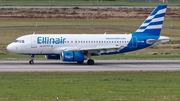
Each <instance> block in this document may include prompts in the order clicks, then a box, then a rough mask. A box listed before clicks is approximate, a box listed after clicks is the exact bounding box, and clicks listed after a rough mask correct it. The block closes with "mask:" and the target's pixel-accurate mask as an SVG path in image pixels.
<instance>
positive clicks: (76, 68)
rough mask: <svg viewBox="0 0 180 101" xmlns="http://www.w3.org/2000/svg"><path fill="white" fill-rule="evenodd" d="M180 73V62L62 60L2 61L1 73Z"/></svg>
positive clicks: (0, 65) (0, 64)
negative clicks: (87, 61)
mask: <svg viewBox="0 0 180 101" xmlns="http://www.w3.org/2000/svg"><path fill="white" fill-rule="evenodd" d="M87 71H180V60H96V61H95V65H87V64H86V63H84V64H77V63H71V62H62V61H60V60H55V61H54V60H53V61H49V60H43V61H39V60H37V61H35V64H33V65H30V64H28V61H0V72H87Z"/></svg>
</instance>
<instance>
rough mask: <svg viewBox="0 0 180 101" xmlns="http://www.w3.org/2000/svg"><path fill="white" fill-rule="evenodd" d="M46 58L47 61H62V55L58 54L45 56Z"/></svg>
mask: <svg viewBox="0 0 180 101" xmlns="http://www.w3.org/2000/svg"><path fill="white" fill-rule="evenodd" d="M45 58H47V59H60V55H58V54H52V55H45Z"/></svg>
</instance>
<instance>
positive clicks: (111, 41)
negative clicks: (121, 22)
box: [7, 5, 170, 65]
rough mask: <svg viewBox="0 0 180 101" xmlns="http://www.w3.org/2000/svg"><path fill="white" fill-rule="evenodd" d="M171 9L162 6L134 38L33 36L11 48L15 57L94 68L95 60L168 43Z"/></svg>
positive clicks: (132, 34) (112, 35)
mask: <svg viewBox="0 0 180 101" xmlns="http://www.w3.org/2000/svg"><path fill="white" fill-rule="evenodd" d="M166 9H167V5H158V6H157V7H156V8H155V9H154V10H153V11H152V13H151V14H150V15H149V16H148V17H147V19H146V20H145V21H144V22H143V23H142V25H141V26H140V27H139V28H138V29H137V30H136V31H135V32H133V33H131V34H31V35H25V36H21V37H19V38H17V39H16V40H15V41H14V42H12V43H11V44H9V45H8V46H7V50H9V51H10V52H13V53H18V54H26V55H30V56H31V59H30V61H29V64H34V55H45V57H46V58H47V59H61V60H62V61H68V62H77V63H79V64H82V63H84V60H87V64H88V65H93V64H94V60H93V59H91V56H96V55H108V54H120V53H125V52H131V51H136V50H140V49H144V48H147V47H150V46H154V45H158V44H161V43H166V42H168V41H170V38H169V37H166V36H160V33H161V29H162V24H163V21H164V16H165V13H166Z"/></svg>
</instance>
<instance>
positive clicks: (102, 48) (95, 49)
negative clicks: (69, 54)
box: [53, 45, 125, 54]
mask: <svg viewBox="0 0 180 101" xmlns="http://www.w3.org/2000/svg"><path fill="white" fill-rule="evenodd" d="M124 47H125V46H120V45H97V46H91V47H58V48H55V49H54V50H53V52H54V53H60V51H82V52H88V53H95V54H99V53H102V52H103V53H108V52H116V51H119V50H120V49H122V48H124Z"/></svg>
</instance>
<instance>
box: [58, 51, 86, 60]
mask: <svg viewBox="0 0 180 101" xmlns="http://www.w3.org/2000/svg"><path fill="white" fill-rule="evenodd" d="M60 58H61V60H62V61H84V60H86V59H87V56H86V55H84V54H83V53H82V52H77V51H63V52H61V53H60Z"/></svg>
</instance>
